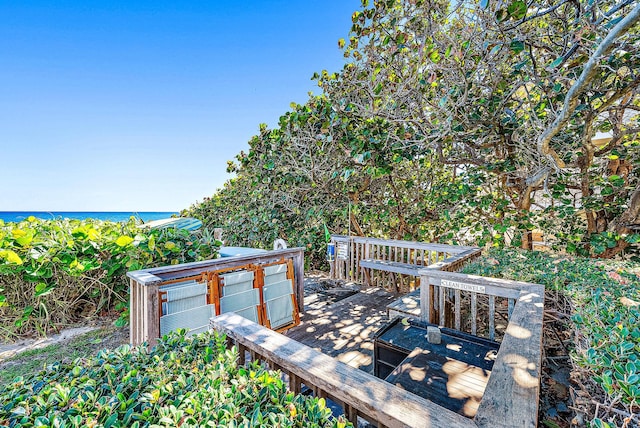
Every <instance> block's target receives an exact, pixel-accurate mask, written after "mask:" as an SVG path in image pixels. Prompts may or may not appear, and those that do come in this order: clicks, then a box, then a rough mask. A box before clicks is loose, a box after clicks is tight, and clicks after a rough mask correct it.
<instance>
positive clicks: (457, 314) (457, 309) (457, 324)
mask: <svg viewBox="0 0 640 428" xmlns="http://www.w3.org/2000/svg"><path fill="white" fill-rule="evenodd" d="M454 296H455V297H454V300H455V320H454V322H455V329H456V330H458V331H460V300H461V299H462V297H461V296H460V290H456V291H455V293H454Z"/></svg>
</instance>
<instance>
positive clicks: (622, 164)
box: [188, 0, 640, 261]
mask: <svg viewBox="0 0 640 428" xmlns="http://www.w3.org/2000/svg"><path fill="white" fill-rule="evenodd" d="M638 7H639V6H637V5H636V4H634V3H633V2H630V1H627V0H622V1H621V2H619V3H616V2H614V1H611V0H590V1H586V0H585V1H568V0H566V1H560V2H552V1H541V2H538V3H529V4H527V3H525V2H522V1H520V0H511V1H507V2H492V1H486V0H483V1H481V2H459V3H450V2H444V1H440V2H439V1H423V0H414V1H408V0H384V1H382V0H378V1H374V2H373V3H372V4H370V2H368V1H364V2H363V9H362V10H360V11H356V12H355V13H354V14H353V16H352V20H353V25H352V28H351V37H350V38H349V40H348V41H340V43H339V45H340V46H341V47H342V48H343V49H344V54H345V58H346V64H345V66H344V68H343V70H342V71H341V72H339V73H330V72H327V71H323V72H322V73H316V75H314V78H315V79H316V80H317V81H318V84H319V86H320V87H321V88H322V89H323V92H324V94H323V95H322V96H312V97H311V98H310V99H309V101H308V102H307V103H306V104H304V105H293V106H292V110H291V111H290V112H288V113H286V114H285V115H283V116H282V117H281V119H280V122H279V125H278V127H276V128H275V129H267V128H266V126H263V127H261V129H260V134H259V135H257V136H256V137H254V138H253V139H252V141H251V142H250V149H249V151H248V153H241V154H240V155H239V156H238V157H237V159H236V161H235V162H232V163H231V164H230V168H229V170H230V171H231V172H233V173H235V174H236V178H234V179H233V180H231V181H229V183H227V185H226V186H225V188H224V189H222V190H221V191H220V192H218V193H217V194H216V195H214V196H213V197H212V198H211V199H208V200H205V201H204V202H203V203H202V204H196V205H195V206H194V207H192V208H191V209H190V210H188V213H189V214H190V215H194V216H197V217H200V218H202V219H203V220H204V221H205V222H206V223H209V224H211V225H215V226H221V227H224V228H225V229H226V231H227V235H226V237H227V238H228V240H229V242H233V243H237V244H246V245H260V246H267V245H269V243H270V242H271V241H272V240H273V239H274V238H277V237H280V238H285V239H286V240H288V241H289V242H290V243H291V244H295V245H307V246H309V247H310V248H313V249H314V250H317V251H315V252H314V253H313V257H312V258H313V259H314V260H316V261H319V260H320V259H321V249H320V247H321V245H320V244H321V243H322V241H323V238H322V236H323V235H322V230H323V223H325V224H326V225H327V226H328V228H329V230H330V231H332V232H334V233H348V232H351V233H354V234H358V235H363V234H364V235H373V236H387V237H394V238H405V239H416V240H423V241H448V242H454V243H455V242H460V241H464V242H469V243H475V244H479V245H484V244H491V245H497V246H501V245H505V244H506V243H511V244H513V245H520V244H524V245H526V242H524V243H523V242H522V237H523V236H525V237H526V234H525V235H523V232H524V231H530V230H533V229H541V230H543V231H544V232H545V239H546V240H547V242H548V243H549V244H550V245H553V246H555V247H556V248H558V249H562V250H566V251H568V252H573V253H578V254H583V255H592V256H594V255H596V256H603V257H611V256H614V255H616V254H620V253H621V252H623V251H632V252H633V251H634V249H636V248H637V246H635V245H634V244H635V243H637V242H638V241H639V240H640V236H639V235H638V234H637V233H636V231H637V230H638V228H639V227H640V226H638V225H640V180H638V173H637V172H638V165H639V164H640V139H639V138H638V130H639V129H640V114H638V112H639V111H640V98H639V97H638V89H639V84H640V75H638V70H640V50H639V49H638V47H639V43H638V34H639V31H638V30H639V24H638V14H639V13H640V9H638ZM598 132H608V133H609V138H608V140H607V139H605V142H604V143H602V142H597V140H596V139H595V138H594V137H595V136H596V133H598Z"/></svg>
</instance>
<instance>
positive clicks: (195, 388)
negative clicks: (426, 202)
mask: <svg viewBox="0 0 640 428" xmlns="http://www.w3.org/2000/svg"><path fill="white" fill-rule="evenodd" d="M237 358H238V354H237V350H236V349H235V348H234V349H232V350H228V349H226V340H225V338H224V337H222V336H218V335H213V334H210V333H205V334H202V335H198V336H195V337H192V338H185V337H184V331H183V332H180V333H178V334H176V333H173V334H171V335H169V336H165V337H164V338H162V339H161V340H160V342H159V344H158V345H157V346H156V347H155V348H154V349H152V350H150V351H148V350H147V349H145V348H131V347H129V346H122V347H120V348H118V349H116V350H114V351H101V352H100V353H99V354H98V355H97V356H96V357H93V358H82V359H77V360H75V361H74V362H73V363H70V364H61V363H55V364H52V365H49V366H47V367H46V368H45V369H43V370H42V371H40V372H39V373H36V374H34V375H33V376H30V377H26V378H22V377H18V378H16V379H14V380H13V381H12V382H9V383H8V384H5V385H0V403H2V406H0V425H3V426H9V427H12V428H13V427H16V428H17V427H27V426H29V427H30V426H67V427H81V426H104V427H151V426H184V427H197V426H214V427H229V426H236V427H271V426H281V427H346V426H347V425H349V426H350V424H348V423H347V422H345V421H344V420H343V419H342V418H339V419H336V418H334V417H332V416H331V410H330V409H328V408H327V407H326V405H325V402H324V400H323V399H317V398H308V397H304V396H301V395H294V394H293V393H291V392H288V391H287V388H286V386H285V384H284V382H283V381H282V379H281V376H280V373H279V372H272V371H268V370H267V369H266V368H264V367H262V366H260V365H258V364H255V363H254V364H252V365H251V366H250V367H249V368H245V367H243V366H238V364H237Z"/></svg>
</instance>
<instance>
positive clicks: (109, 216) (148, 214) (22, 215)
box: [0, 211, 179, 222]
mask: <svg viewBox="0 0 640 428" xmlns="http://www.w3.org/2000/svg"><path fill="white" fill-rule="evenodd" d="M174 214H175V215H177V214H179V213H178V212H175V211H0V220H4V221H5V222H20V221H23V220H26V219H27V218H28V217H29V216H34V217H36V218H40V219H43V220H53V219H61V218H62V219H64V218H68V219H73V220H84V219H87V218H92V219H96V220H108V221H127V220H129V218H130V217H132V216H133V217H136V218H139V219H141V220H142V221H144V222H148V221H152V220H159V219H162V218H168V217H171V216H172V215H174Z"/></svg>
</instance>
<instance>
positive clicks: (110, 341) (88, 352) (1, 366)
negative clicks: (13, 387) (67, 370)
mask: <svg viewBox="0 0 640 428" xmlns="http://www.w3.org/2000/svg"><path fill="white" fill-rule="evenodd" d="M118 331H119V330H118V329H117V328H116V327H115V326H111V325H109V326H104V327H100V328H98V329H96V330H93V331H90V332H88V333H84V334H82V335H79V336H76V337H73V338H71V339H68V340H65V341H62V342H60V343H53V344H51V345H48V346H45V347H42V348H37V349H29V350H26V351H23V352H21V353H20V354H18V355H15V356H13V357H11V358H8V359H6V360H4V361H0V384H5V383H9V382H10V381H12V380H13V379H15V378H16V377H18V376H28V375H30V374H33V373H37V372H39V371H40V370H41V369H42V368H44V367H46V366H48V365H50V364H53V363H56V362H70V361H73V360H75V359H76V358H84V357H89V356H92V355H94V354H96V353H97V352H98V351H99V350H101V349H103V348H106V347H115V346H117V345H119V344H120V343H121V342H122V338H120V339H118V337H121V336H122V335H121V334H120V335H116V336H115V337H114V334H116V333H117V332H118ZM124 340H125V341H126V338H125V339H124Z"/></svg>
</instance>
